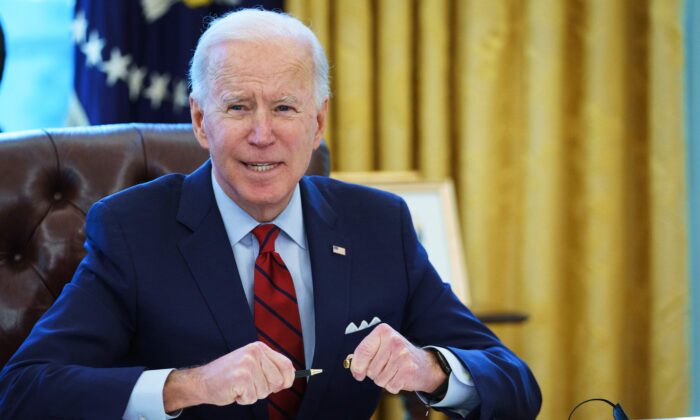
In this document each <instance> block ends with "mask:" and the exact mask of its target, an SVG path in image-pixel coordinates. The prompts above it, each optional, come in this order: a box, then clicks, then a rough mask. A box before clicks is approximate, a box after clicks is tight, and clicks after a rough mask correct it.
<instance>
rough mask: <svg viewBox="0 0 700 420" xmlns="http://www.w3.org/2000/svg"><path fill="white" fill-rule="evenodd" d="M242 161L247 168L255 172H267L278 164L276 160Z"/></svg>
mask: <svg viewBox="0 0 700 420" xmlns="http://www.w3.org/2000/svg"><path fill="white" fill-rule="evenodd" d="M244 163H245V165H246V166H247V167H248V169H250V170H252V171H255V172H268V171H271V170H273V169H275V168H276V167H278V166H279V165H280V164H279V163H278V162H260V163H248V162H244Z"/></svg>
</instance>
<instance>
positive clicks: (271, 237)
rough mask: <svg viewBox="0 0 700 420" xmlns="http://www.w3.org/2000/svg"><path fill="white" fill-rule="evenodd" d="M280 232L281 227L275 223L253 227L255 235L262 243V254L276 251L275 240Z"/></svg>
mask: <svg viewBox="0 0 700 420" xmlns="http://www.w3.org/2000/svg"><path fill="white" fill-rule="evenodd" d="M280 232H281V231H280V228H278V227H277V226H276V225H273V224H266V225H258V226H256V227H255V229H253V235H255V237H256V238H258V244H260V251H259V253H260V254H262V253H264V252H275V240H276V239H277V236H278V235H279V234H280Z"/></svg>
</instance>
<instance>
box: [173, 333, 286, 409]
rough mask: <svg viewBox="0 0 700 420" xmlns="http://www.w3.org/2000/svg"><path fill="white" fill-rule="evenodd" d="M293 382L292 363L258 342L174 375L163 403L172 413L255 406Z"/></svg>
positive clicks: (174, 372)
mask: <svg viewBox="0 0 700 420" xmlns="http://www.w3.org/2000/svg"><path fill="white" fill-rule="evenodd" d="M293 382H294V366H293V365H292V362H291V361H290V360H289V359H288V358H287V357H285V356H283V355H282V354H280V353H278V352H276V351H274V350H272V349H271V348H270V347H268V346H267V345H265V344H264V343H261V342H259V341H257V342H255V343H251V344H248V345H247V346H244V347H241V348H239V349H237V350H235V351H233V352H231V353H228V354H226V355H224V356H221V357H220V358H218V359H216V360H214V361H213V362H210V363H208V364H206V365H204V366H200V367H196V368H190V369H183V370H175V371H173V372H171V373H170V375H169V376H168V379H167V380H166V382H165V387H164V389H163V402H164V405H165V411H166V412H168V413H170V412H173V411H176V410H179V409H180V408H184V407H190V406H193V405H199V404H214V405H228V404H231V403H234V402H235V403H238V404H253V403H254V402H256V401H257V400H260V399H263V398H266V397H267V396H268V395H270V394H272V393H275V392H279V391H280V390H282V389H285V388H289V387H291V386H292V383H293Z"/></svg>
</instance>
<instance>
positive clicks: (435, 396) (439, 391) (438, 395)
mask: <svg viewBox="0 0 700 420" xmlns="http://www.w3.org/2000/svg"><path fill="white" fill-rule="evenodd" d="M425 350H426V351H429V352H431V353H433V354H434V355H435V359H436V360H437V362H438V365H439V366H440V369H442V371H443V372H445V375H447V377H446V378H445V381H444V382H443V383H442V384H440V386H439V387H437V388H436V389H435V391H433V392H430V393H427V392H426V395H427V396H428V397H429V398H430V399H431V400H441V399H443V398H444V397H445V394H446V393H447V384H449V382H450V374H451V373H452V368H451V367H450V364H449V363H448V362H447V359H445V356H443V354H442V352H440V350H438V349H435V348H427V349H425Z"/></svg>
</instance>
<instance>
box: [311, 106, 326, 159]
mask: <svg viewBox="0 0 700 420" xmlns="http://www.w3.org/2000/svg"><path fill="white" fill-rule="evenodd" d="M327 116H328V98H326V99H325V100H324V101H323V105H321V109H319V110H318V114H316V133H315V134H314V150H316V149H318V147H319V146H320V145H321V140H323V135H324V134H325V133H326V117H327Z"/></svg>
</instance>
